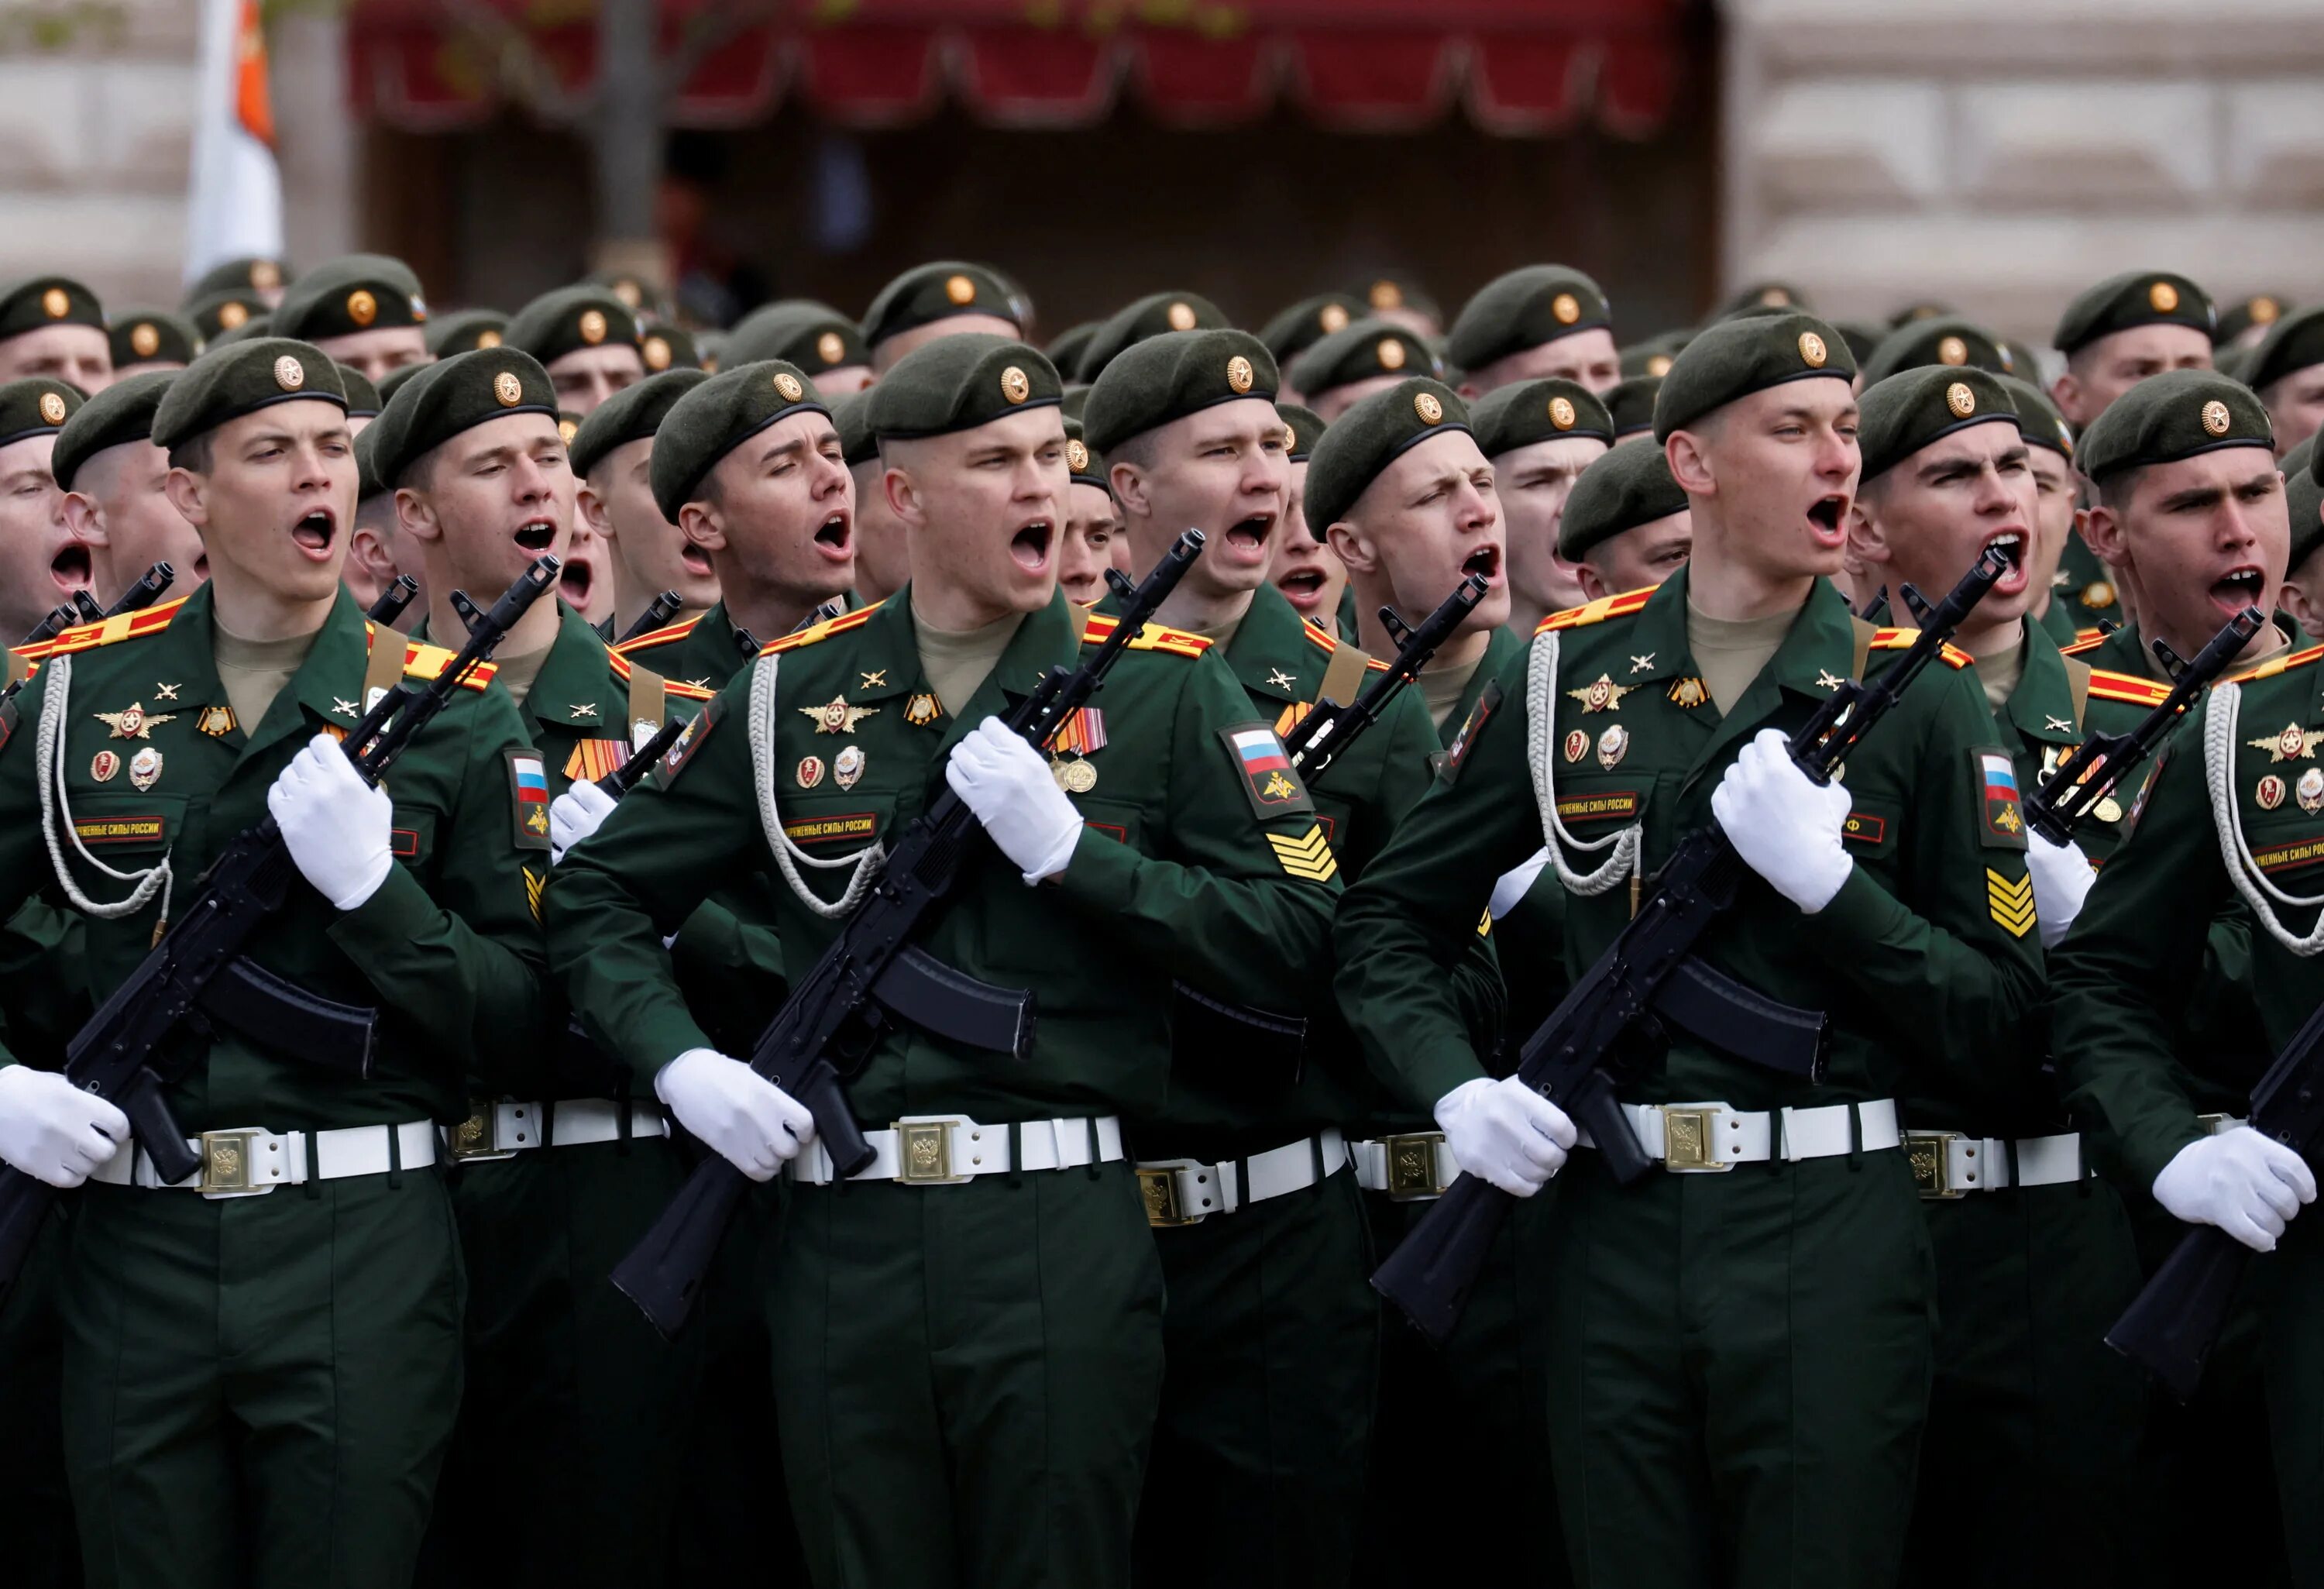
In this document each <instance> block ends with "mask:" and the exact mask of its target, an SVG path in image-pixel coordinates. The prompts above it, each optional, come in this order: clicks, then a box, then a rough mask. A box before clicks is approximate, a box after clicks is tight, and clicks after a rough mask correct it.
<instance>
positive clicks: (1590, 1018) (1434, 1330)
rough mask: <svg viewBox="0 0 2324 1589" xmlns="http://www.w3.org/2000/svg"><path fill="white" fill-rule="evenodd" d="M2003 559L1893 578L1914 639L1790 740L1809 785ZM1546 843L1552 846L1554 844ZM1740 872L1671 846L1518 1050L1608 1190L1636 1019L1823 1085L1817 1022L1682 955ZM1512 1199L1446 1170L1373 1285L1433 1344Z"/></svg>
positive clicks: (1638, 1053)
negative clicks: (1920, 581)
mask: <svg viewBox="0 0 2324 1589" xmlns="http://www.w3.org/2000/svg"><path fill="white" fill-rule="evenodd" d="M2008 566H2009V560H2008V559H2007V557H2006V555H2005V554H2003V553H2002V552H2000V551H1998V550H1995V549H1993V548H1991V547H1988V548H1987V549H1986V550H1985V551H1984V552H1983V553H1981V554H1980V555H1979V556H1978V560H1977V563H1976V565H1975V566H1974V567H1972V568H1970V569H1969V572H1968V573H1967V574H1966V575H1964V576H1962V577H1961V581H1960V584H1958V585H1956V586H1954V587H1953V588H1952V591H1951V593H1950V595H1948V596H1946V597H1945V598H1944V600H1942V601H1941V602H1939V603H1938V604H1937V605H1935V606H1934V607H1931V606H1930V605H1929V604H1928V602H1927V601H1926V600H1925V599H1924V598H1923V596H1922V595H1921V593H1920V592H1919V591H1917V590H1915V589H1914V588H1913V587H1911V586H1909V585H1907V586H1905V587H1903V595H1904V600H1905V602H1906V604H1907V605H1909V606H1910V607H1911V608H1912V610H1913V613H1914V616H1916V617H1917V618H1918V619H1919V620H1920V625H1921V632H1920V633H1919V635H1918V636H1917V637H1916V638H1915V639H1914V642H1913V646H1912V649H1911V650H1909V651H1906V652H1905V653H1904V655H1903V656H1901V657H1899V658H1897V659H1896V661H1894V662H1893V663H1891V664H1890V665H1889V666H1888V667H1886V668H1885V669H1883V670H1881V672H1880V673H1879V674H1878V675H1877V677H1875V678H1873V679H1869V680H1867V681H1864V682H1858V681H1856V680H1854V679H1847V680H1843V681H1842V682H1841V684H1840V688H1838V689H1837V690H1835V691H1834V692H1833V693H1832V696H1831V698H1830V699H1829V700H1827V701H1825V702H1824V703H1823V705H1822V706H1821V707H1819V708H1818V709H1817V711H1816V714H1815V716H1812V717H1811V718H1809V719H1808V721H1807V724H1806V725H1805V726H1804V727H1803V728H1802V729H1801V730H1800V731H1799V732H1798V733H1796V734H1793V735H1792V742H1791V743H1792V761H1793V763H1794V765H1795V766H1797V767H1798V768H1799V769H1800V771H1803V772H1804V773H1806V774H1807V775H1808V777H1809V778H1810V779H1811V780H1812V781H1814V782H1815V783H1817V784H1819V785H1822V784H1828V783H1830V782H1831V779H1832V772H1833V770H1834V769H1835V768H1837V767H1839V766H1840V763H1841V762H1844V761H1846V760H1847V759H1848V756H1849V753H1851V752H1852V751H1854V750H1855V748H1856V746H1857V745H1858V744H1859V743H1860V742H1861V741H1862V740H1863V738H1864V736H1865V734H1867V733H1869V732H1870V731H1871V729H1872V727H1873V726H1874V725H1876V724H1877V723H1878V722H1879V721H1880V719H1881V718H1882V717H1884V716H1887V714H1888V713H1889V711H1890V710H1892V709H1893V708H1894V707H1895V705H1896V703H1897V702H1898V701H1899V700H1900V699H1902V698H1903V697H1904V691H1905V690H1906V689H1907V688H1909V687H1910V686H1911V684H1912V682H1913V680H1914V679H1916V678H1918V677H1919V676H1920V673H1921V670H1923V669H1924V668H1926V667H1927V666H1928V665H1929V664H1930V663H1931V662H1932V661H1935V660H1936V658H1937V654H1938V652H1939V651H1940V650H1941V648H1942V647H1943V645H1944V642H1946V641H1947V640H1948V639H1950V637H1951V635H1952V634H1953V633H1954V631H1955V630H1957V629H1958V628H1959V627H1960V624H1961V621H1962V620H1963V619H1964V618H1966V617H1967V616H1968V615H1969V612H1970V611H1971V610H1972V609H1973V608H1975V607H1976V605H1977V604H1978V601H1979V600H1980V599H1982V598H1983V596H1985V593H1986V592H1987V591H1988V590H1990V589H1991V588H1992V587H1993V583H1994V581H1995V580H1997V579H1998V578H2000V577H2001V575H2002V573H2003V571H2004V570H2005V569H2006V568H2007V567H2008ZM1553 842H1554V841H1553ZM1748 875H1749V868H1748V867H1747V866H1746V865H1745V864H1744V863H1743V858H1742V857H1741V856H1740V855H1738V854H1737V853H1736V851H1735V845H1733V843H1732V842H1730V841H1729V838H1728V836H1727V835H1726V832H1725V831H1724V830H1723V829H1721V828H1720V827H1719V826H1718V824H1716V823H1712V824H1711V826H1709V827H1702V828H1699V829H1697V830H1696V831H1695V832H1693V833H1692V834H1689V835H1688V836H1686V837H1685V838H1684V839H1683V840H1681V841H1680V842H1679V845H1678V846H1677V848H1676V849H1674V850H1673V851H1672V853H1671V856H1670V859H1669V860H1668V861H1667V862H1665V864H1664V865H1663V868H1662V870H1661V872H1660V873H1657V874H1656V875H1655V879H1654V887H1653V890H1652V892H1650V893H1648V894H1647V895H1646V899H1645V901H1644V902H1643V903H1641V904H1640V906H1639V907H1638V909H1637V912H1636V913H1635V914H1634V915H1633V916H1632V917H1631V919H1630V923H1629V925H1628V926H1627V927H1625V928H1623V929H1622V931H1621V933H1620V935H1619V936H1618V937H1617V938H1615V940H1614V941H1613V942H1612V943H1611V944H1609V946H1607V948H1606V951H1605V953H1603V954H1602V955H1600V956H1598V963H1597V964H1596V965H1592V966H1591V968H1590V969H1589V971H1588V972H1586V973H1585V974H1584V975H1582V979H1581V980H1580V981H1579V982H1577V983H1575V984H1574V985H1573V989H1572V992H1570V993H1567V994H1566V995H1565V999H1564V1001H1563V1002H1562V1003H1560V1004H1559V1005H1558V1006H1557V1008H1556V1009H1555V1010H1554V1011H1552V1012H1550V1015H1549V1019H1548V1020H1546V1021H1543V1022H1542V1024H1541V1028H1540V1030H1537V1031H1535V1033H1534V1034H1533V1036H1532V1037H1530V1038H1528V1039H1526V1043H1525V1047H1524V1048H1523V1049H1521V1050H1520V1051H1519V1054H1518V1061H1517V1079H1518V1080H1520V1081H1522V1082H1524V1083H1525V1084H1526V1086H1529V1087H1532V1088H1533V1089H1534V1090H1535V1091H1536V1092H1538V1093H1539V1094H1541V1095H1542V1096H1544V1097H1545V1098H1547V1099H1548V1100H1549V1101H1550V1102H1551V1103H1553V1104H1556V1105H1557V1106H1558V1107H1559V1108H1560V1109H1562V1110H1563V1111H1564V1112H1565V1113H1566V1114H1567V1115H1569V1116H1570V1117H1572V1120H1573V1121H1574V1122H1575V1123H1576V1124H1577V1125H1578V1126H1580V1127H1581V1128H1582V1130H1584V1131H1586V1132H1589V1133H1590V1135H1591V1139H1592V1140H1593V1141H1595V1143H1596V1144H1597V1148H1598V1151H1599V1152H1600V1153H1601V1154H1602V1155H1604V1157H1605V1160H1606V1168H1607V1169H1608V1171H1609V1173H1611V1174H1612V1176H1613V1178H1614V1179H1615V1181H1616V1182H1617V1184H1618V1185H1621V1186H1628V1185H1630V1184H1631V1183H1632V1182H1634V1181H1636V1180H1637V1179H1638V1178H1640V1177H1641V1176H1643V1175H1645V1174H1646V1173H1647V1172H1648V1171H1649V1170H1651V1169H1655V1166H1656V1163H1657V1161H1656V1160H1655V1159H1649V1158H1647V1157H1646V1153H1645V1151H1644V1150H1642V1149H1641V1148H1640V1147H1639V1146H1638V1141H1637V1137H1636V1136H1634V1135H1633V1134H1632V1133H1631V1131H1630V1122H1629V1121H1628V1117H1627V1116H1625V1115H1624V1114H1623V1113H1622V1111H1621V1109H1620V1107H1619V1098H1620V1095H1621V1092H1622V1089H1623V1087H1624V1086H1625V1085H1626V1084H1628V1083H1630V1082H1632V1081H1634V1080H1635V1079H1636V1077H1637V1074H1638V1073H1639V1071H1641V1070H1642V1069H1643V1068H1644V1067H1645V1061H1646V1053H1645V1052H1643V1051H1642V1050H1644V1049H1646V1044H1644V1043H1642V1042H1641V1041H1639V1040H1638V1039H1637V1036H1636V1035H1634V1033H1633V1029H1634V1028H1637V1027H1638V1026H1640V1025H1642V1024H1645V1023H1646V1022H1648V1021H1661V1022H1663V1023H1666V1024H1667V1025H1668V1026H1671V1027H1675V1028H1677V1029H1678V1030H1681V1031H1683V1032H1686V1033H1687V1034H1689V1035H1690V1036H1692V1037H1693V1038H1694V1039H1697V1040H1698V1041H1700V1042H1702V1043H1705V1044H1708V1045H1710V1046H1711V1047H1713V1048H1716V1049H1720V1050H1722V1051H1723V1052H1726V1053H1729V1054H1732V1055H1734V1056H1736V1057H1737V1058H1741V1059H1744V1060H1746V1061H1748V1062H1749V1063H1751V1064H1755V1065H1758V1066H1761V1067H1765V1068H1766V1069H1769V1070H1774V1071H1776V1072H1778V1073H1780V1074H1783V1075H1785V1076H1794V1077H1796V1078H1798V1079H1800V1080H1802V1081H1816V1080H1821V1077H1822V1075H1823V1066H1824V1058H1825V1055H1824V1018H1823V1015H1822V1013H1821V1012H1819V1011H1809V1010H1798V1009H1794V1008H1793V1007H1792V1006H1790V1005H1788V1004H1783V1003H1779V1002H1776V1001H1775V1000H1773V999H1769V998H1767V997H1766V996H1765V995H1764V994H1761V993H1757V991H1755V990H1753V989H1751V988H1748V987H1746V986H1744V985H1743V984H1740V983H1738V982H1736V981H1735V980H1733V979H1732V978H1730V977H1728V976H1725V975H1721V974H1720V973H1719V972H1717V971H1714V970H1712V969H1711V967H1710V966H1708V965H1704V964H1703V963H1702V962H1701V961H1700V960H1698V959H1696V958H1694V955H1693V950H1694V947H1695V945H1696V943H1697V942H1698V941H1699V940H1700V939H1701V937H1702V935H1703V933H1704V932H1705V931H1707V930H1708V929H1709V928H1710V927H1711V923H1713V922H1714V921H1716V920H1717V919H1719V918H1720V915H1721V914H1722V913H1724V912H1725V911H1726V910H1727V909H1728V907H1729V906H1730V905H1732V904H1733V903H1734V902H1735V897H1736V893H1737V891H1738V889H1740V887H1741V886H1742V883H1743V880H1744V879H1745V877H1747V876H1748ZM1515 1202H1516V1199H1515V1198H1514V1197H1512V1196H1509V1195H1508V1193H1507V1192H1504V1191H1502V1190H1501V1189H1500V1188H1499V1187H1496V1186H1494V1185H1493V1184H1492V1183H1491V1182H1489V1181H1487V1180H1485V1179H1484V1178H1481V1177H1479V1176H1474V1175H1463V1176H1462V1177H1460V1178H1458V1179H1456V1180H1455V1181H1454V1182H1453V1183H1452V1186H1451V1187H1449V1188H1448V1189H1447V1190H1446V1191H1445V1193H1444V1195H1443V1196H1442V1197H1440V1198H1438V1199H1437V1201H1436V1206H1434V1207H1433V1208H1431V1209H1430V1210H1429V1211H1428V1213H1427V1214H1426V1215H1425V1216H1424V1217H1423V1218H1422V1219H1421V1221H1420V1223H1419V1224H1417V1225H1416V1226H1414V1227H1413V1229H1412V1231H1411V1232H1410V1233H1408V1234H1407V1235H1406V1237H1405V1239H1404V1241H1403V1243H1401V1244H1400V1245H1398V1246H1397V1250H1396V1251H1395V1252H1393V1253H1392V1254H1390V1255H1389V1257H1388V1261H1387V1262H1385V1263H1383V1264H1381V1265H1380V1267H1379V1272H1378V1273H1376V1274H1374V1275H1373V1276H1372V1286H1373V1288H1374V1289H1377V1290H1378V1291H1379V1293H1380V1294H1381V1295H1382V1296H1384V1297H1386V1298H1388V1300H1389V1301H1391V1302H1393V1303H1395V1304H1396V1305H1397V1307H1399V1308H1401V1309H1402V1310H1403V1311H1404V1314H1405V1316H1406V1317H1408V1318H1410V1319H1411V1320H1412V1322H1413V1323H1414V1324H1415V1325H1416V1326H1418V1327H1419V1328H1420V1330H1421V1332H1422V1333H1423V1334H1424V1335H1427V1336H1429V1337H1430V1338H1431V1339H1432V1340H1434V1341H1436V1342H1438V1343H1440V1344H1441V1343H1442V1342H1443V1340H1444V1339H1445V1338H1446V1337H1447V1336H1449V1335H1452V1328H1453V1326H1455V1325H1457V1324H1458V1323H1459V1322H1460V1319H1461V1312H1462V1308H1463V1307H1466V1306H1467V1304H1468V1299H1469V1292H1470V1290H1471V1289H1472V1288H1473V1287H1474V1286H1475V1284H1476V1281H1477V1276H1478V1275H1479V1273H1480V1271H1481V1270H1482V1269H1483V1267H1484V1263H1485V1258H1486V1253H1487V1252H1488V1251H1489V1248H1490V1247H1491V1246H1492V1243H1493V1237H1494V1234H1495V1233H1497V1232H1498V1231H1499V1228H1500V1224H1501V1221H1502V1220H1503V1219H1505V1218H1507V1217H1508V1211H1509V1208H1510V1206H1511V1205H1512V1204H1514V1203H1515Z"/></svg>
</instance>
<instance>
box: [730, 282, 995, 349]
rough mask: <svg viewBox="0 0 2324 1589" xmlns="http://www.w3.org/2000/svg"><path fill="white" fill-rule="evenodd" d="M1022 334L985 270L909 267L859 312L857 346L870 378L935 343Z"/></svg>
mask: <svg viewBox="0 0 2324 1589" xmlns="http://www.w3.org/2000/svg"><path fill="white" fill-rule="evenodd" d="M818 307H820V306H818ZM1023 329H1024V328H1023V326H1022V325H1021V324H1020V323H1019V320H1018V319H1017V308H1016V303H1015V300H1014V299H1013V298H1012V297H1011V295H1010V291H1009V286H1008V283H1006V282H1003V281H1002V280H1001V277H1000V276H999V275H998V274H996V273H994V272H993V271H992V270H991V268H990V267H988V266H985V265H980V264H970V263H967V262H965V261H964V260H937V261H936V262H934V263H929V264H923V265H914V266H913V267H912V268H911V269H910V270H908V271H906V272H905V273H903V274H902V275H900V276H898V277H897V278H896V279H895V280H894V281H892V282H889V283H888V284H887V285H886V286H885V287H882V288H881V289H880V295H879V296H878V297H876V298H874V299H873V300H871V308H870V309H865V310H864V311H863V346H865V347H866V348H868V349H869V350H870V356H871V373H872V375H873V376H874V377H875V378H876V377H878V376H880V375H882V374H886V373H887V372H888V370H889V369H890V367H891V366H893V365H895V364H896V362H897V361H898V360H899V359H901V358H902V357H904V356H905V355H907V354H908V353H911V352H913V351H914V350H915V349H917V348H920V347H925V346H927V345H928V344H929V343H931V342H934V341H936V340H937V339H938V338H940V337H953V336H960V335H964V334H968V333H974V332H982V333H984V334H986V335H990V336H995V337H1015V336H1016V335H1018V334H1019V332H1020V331H1021V330H1023ZM729 362H731V361H729Z"/></svg>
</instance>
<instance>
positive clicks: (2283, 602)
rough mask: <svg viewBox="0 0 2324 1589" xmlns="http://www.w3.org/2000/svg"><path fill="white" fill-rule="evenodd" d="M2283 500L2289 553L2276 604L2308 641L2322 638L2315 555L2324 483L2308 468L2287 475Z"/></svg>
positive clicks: (2322, 582) (2323, 573)
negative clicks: (2288, 526)
mask: <svg viewBox="0 0 2324 1589" xmlns="http://www.w3.org/2000/svg"><path fill="white" fill-rule="evenodd" d="M2283 501H2284V507H2285V510H2286V515H2287V516H2288V517H2289V518H2290V519H2291V521H2292V550H2291V554H2290V556H2289V557H2288V558H2287V559H2286V561H2285V568H2286V572H2285V574H2284V576H2283V587H2282V590H2281V591H2279V592H2278V593H2277V596H2276V600H2275V605H2277V606H2279V607H2281V608H2282V609H2283V610H2284V611H2285V612H2286V613H2289V614H2291V615H2292V618H2293V620H2294V621H2295V622H2297V623H2298V624H2299V625H2300V627H2301V631H2302V633H2305V634H2306V635H2307V637H2308V638H2309V639H2310V640H2319V639H2324V559H2319V558H2318V557H2317V556H2316V549H2317V548H2318V547H2319V546H2324V517H2319V514H2324V482H2319V480H2318V479H2317V478H2316V476H2315V474H2314V473H2313V472H2312V470H2310V469H2308V468H2302V469H2301V470H2299V471H2298V472H2296V473H2289V472H2288V473H2287V475H2286V477H2285V480H2284V484H2283Z"/></svg>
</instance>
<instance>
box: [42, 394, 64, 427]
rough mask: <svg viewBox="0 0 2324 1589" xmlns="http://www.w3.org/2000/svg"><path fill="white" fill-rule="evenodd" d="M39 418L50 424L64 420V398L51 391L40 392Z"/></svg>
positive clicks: (57, 423) (58, 423)
mask: <svg viewBox="0 0 2324 1589" xmlns="http://www.w3.org/2000/svg"><path fill="white" fill-rule="evenodd" d="M41 418H42V419H43V420H47V421H48V422H49V423H50V424H51V425H61V424H63V423H64V422H65V400H64V399H63V398H61V397H60V396H58V395H57V394H56V393H53V392H43V393H41Z"/></svg>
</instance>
